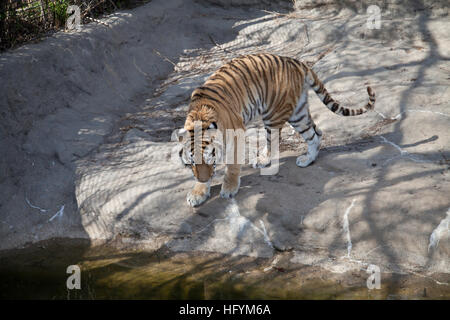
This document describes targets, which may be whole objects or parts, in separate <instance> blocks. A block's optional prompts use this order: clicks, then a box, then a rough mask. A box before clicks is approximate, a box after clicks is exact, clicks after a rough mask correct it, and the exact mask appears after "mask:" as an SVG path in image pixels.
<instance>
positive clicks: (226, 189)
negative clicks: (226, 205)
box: [220, 179, 241, 199]
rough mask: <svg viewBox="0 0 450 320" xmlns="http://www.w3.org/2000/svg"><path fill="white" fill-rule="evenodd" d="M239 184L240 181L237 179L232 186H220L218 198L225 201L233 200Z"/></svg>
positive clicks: (224, 184) (225, 184)
mask: <svg viewBox="0 0 450 320" xmlns="http://www.w3.org/2000/svg"><path fill="white" fill-rule="evenodd" d="M240 184H241V179H239V180H238V181H237V182H236V183H235V184H234V185H233V184H227V183H225V182H224V183H223V184H222V189H221V190H220V196H221V197H222V198H225V199H230V198H233V197H234V196H235V195H236V194H237V193H238V191H239V186H240Z"/></svg>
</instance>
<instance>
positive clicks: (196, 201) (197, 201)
mask: <svg viewBox="0 0 450 320" xmlns="http://www.w3.org/2000/svg"><path fill="white" fill-rule="evenodd" d="M208 198H209V192H207V193H202V192H197V191H195V190H192V191H191V192H189V193H188V194H187V197H186V200H187V203H188V204H189V205H190V206H191V207H197V206H199V205H201V204H202V203H203V202H205V201H206V200H207V199H208Z"/></svg>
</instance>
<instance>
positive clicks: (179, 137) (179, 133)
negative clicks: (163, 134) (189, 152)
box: [170, 128, 187, 142]
mask: <svg viewBox="0 0 450 320" xmlns="http://www.w3.org/2000/svg"><path fill="white" fill-rule="evenodd" d="M186 132H187V131H186V129H184V128H182V129H177V130H174V131H173V132H172V135H171V137H170V141H172V142H183V139H184V136H185V134H186Z"/></svg>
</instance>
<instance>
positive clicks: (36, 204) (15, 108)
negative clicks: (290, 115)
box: [0, 0, 450, 292]
mask: <svg viewBox="0 0 450 320" xmlns="http://www.w3.org/2000/svg"><path fill="white" fill-rule="evenodd" d="M378 2H379V3H378ZM378 2H377V1H374V3H372V2H370V4H376V3H378V5H379V7H380V9H381V17H382V21H381V27H380V29H369V28H368V26H367V19H368V14H367V12H366V8H367V6H368V4H369V3H365V2H364V1H363V2H356V1H331V0H325V1H301V3H300V4H293V2H289V1H286V2H284V1H280V2H279V3H271V4H269V2H267V3H266V2H262V3H259V4H256V3H255V1H250V0H247V1H244V0H243V1H225V0H214V1H212V0H211V1H207V0H203V1H158V0H155V1H152V2H151V3H149V4H147V5H145V6H142V7H139V8H136V9H134V10H131V11H127V12H119V13H116V14H113V15H111V16H108V17H106V18H104V19H102V20H101V22H102V23H101V24H100V23H99V24H90V25H87V26H84V27H83V30H82V31H81V32H78V33H63V32H61V33H57V34H56V35H54V36H53V37H51V38H49V39H47V40H45V41H43V42H41V43H38V44H30V45H26V46H24V47H22V48H20V49H17V50H14V51H10V52H7V53H3V54H2V55H1V56H0V77H1V83H0V90H1V92H2V93H4V94H2V95H1V96H0V106H1V113H0V115H1V117H2V118H1V127H0V130H1V132H0V133H1V135H0V139H1V140H0V143H1V144H0V148H1V153H2V158H1V160H0V170H1V171H0V186H1V190H2V192H1V194H0V217H1V224H0V238H1V242H0V248H1V249H12V248H21V247H24V246H27V245H28V244H30V243H35V242H39V241H41V240H45V239H50V238H83V239H88V240H89V241H90V242H91V244H93V245H94V244H97V243H100V242H101V243H103V242H111V241H112V242H113V243H116V244H117V242H120V243H121V245H125V246H135V247H138V248H141V249H145V250H156V249H161V248H162V247H164V248H167V249H168V250H170V251H171V252H199V251H201V252H211V253H214V254H225V255H227V256H230V255H231V256H247V257H248V256H250V257H256V258H266V259H271V260H270V261H278V260H277V259H276V258H277V257H278V256H280V257H284V259H285V260H286V259H288V261H289V263H290V264H294V265H310V266H313V267H320V268H322V269H323V270H325V271H326V272H333V273H344V272H351V271H352V270H366V269H367V268H368V266H369V265H371V264H373V265H376V266H378V267H379V268H380V270H381V271H382V272H388V273H395V274H407V275H419V276H421V277H427V279H431V281H434V283H435V284H436V285H439V286H444V287H446V286H448V283H449V282H450V276H449V270H450V268H449V263H450V261H449V253H450V252H449V241H450V240H449V235H450V234H449V227H448V226H449V221H450V197H449V194H450V172H449V166H450V149H449V147H448V146H449V143H450V131H449V124H450V108H449V103H448V101H449V98H450V92H449V90H448V87H449V83H450V77H449V74H450V62H449V60H450V37H449V34H450V22H449V19H448V6H447V5H446V4H445V2H444V1H411V3H410V5H408V6H405V5H404V4H402V1H391V2H390V3H389V4H385V2H383V1H378ZM254 52H272V53H277V54H282V55H286V56H292V57H296V58H298V59H300V60H303V61H307V62H308V63H309V64H310V65H312V66H313V69H314V70H315V71H316V73H317V74H318V75H319V77H320V78H321V79H322V80H323V81H324V83H325V85H326V87H327V89H328V90H329V91H330V93H331V94H332V95H333V97H335V98H336V99H337V100H339V101H340V102H342V103H345V104H346V105H347V106H349V107H358V106H361V105H362V104H364V103H365V102H366V99H367V96H366V91H365V87H366V86H367V85H370V86H372V88H373V89H374V90H375V91H376V95H377V102H376V110H375V111H374V112H370V113H367V114H365V115H363V116H360V117H354V118H344V117H339V116H337V115H335V114H333V113H331V112H329V111H328V110H327V109H326V108H325V107H324V106H323V105H322V104H321V103H320V101H319V100H318V99H317V97H315V95H314V93H313V92H310V105H311V113H312V115H313V118H314V121H315V122H316V124H317V125H318V126H319V128H321V129H322V131H323V132H324V140H323V144H322V149H321V151H320V154H319V158H318V159H317V161H316V162H315V163H314V164H313V165H311V166H310V167H308V168H298V167H297V166H296V165H295V157H296V156H297V155H298V154H301V153H303V152H305V150H306V149H305V145H304V143H303V141H302V140H301V138H300V137H299V136H298V135H297V134H295V133H294V132H293V131H292V129H291V128H289V127H286V128H284V129H283V133H282V136H283V142H282V146H281V151H282V153H281V159H280V168H279V172H278V174H277V175H273V176H261V175H260V172H259V171H258V170H256V169H252V168H251V167H249V166H247V167H245V168H244V170H243V177H242V182H241V188H240V191H239V193H238V195H237V196H236V198H235V199H232V200H224V199H222V198H220V196H219V191H220V182H221V181H220V178H221V175H220V174H218V175H217V176H216V178H215V181H214V185H213V187H212V191H211V193H212V194H211V198H210V199H209V200H208V201H207V202H206V203H205V204H204V205H202V206H200V207H198V208H191V207H189V206H188V205H187V203H186V200H185V199H186V193H187V192H188V191H189V189H190V188H191V187H192V185H193V179H192V176H191V173H190V172H189V170H187V169H185V168H183V167H181V166H180V164H179V162H178V161H177V159H173V158H175V157H173V156H172V154H173V150H174V148H176V147H177V145H176V144H175V143H172V142H170V136H171V133H172V131H173V130H174V129H176V128H179V127H181V126H182V125H183V122H184V117H185V115H186V110H187V106H188V103H189V96H190V93H191V92H192V90H193V89H194V88H195V87H196V86H198V85H200V84H201V83H202V82H203V81H204V80H205V79H206V78H207V77H208V76H209V75H210V74H211V73H212V72H213V71H214V70H215V69H217V68H218V67H219V66H220V65H221V64H222V63H224V62H225V61H228V60H229V59H230V58H232V57H235V56H239V55H241V54H245V53H254ZM280 250H289V252H280ZM274 265H275V264H274ZM447 292H449V291H447Z"/></svg>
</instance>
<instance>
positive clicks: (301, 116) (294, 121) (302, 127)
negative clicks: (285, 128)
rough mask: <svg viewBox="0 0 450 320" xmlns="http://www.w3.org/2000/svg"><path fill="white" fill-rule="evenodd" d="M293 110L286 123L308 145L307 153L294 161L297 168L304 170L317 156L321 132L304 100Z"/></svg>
mask: <svg viewBox="0 0 450 320" xmlns="http://www.w3.org/2000/svg"><path fill="white" fill-rule="evenodd" d="M295 109H296V110H294V113H293V114H292V116H291V117H290V118H289V120H288V122H289V124H290V125H291V126H292V127H293V128H294V129H295V130H296V131H297V132H298V133H300V135H301V136H302V137H303V139H305V141H306V142H307V144H308V151H307V153H306V154H304V155H301V156H299V157H297V161H296V164H297V166H299V167H302V168H304V167H307V166H309V165H310V164H311V163H313V162H314V160H316V158H317V156H318V154H319V149H320V141H321V140H322V131H320V129H319V128H317V127H316V125H315V123H314V122H313V120H312V118H311V114H310V113H309V108H308V101H307V100H306V99H300V102H299V106H297V108H295Z"/></svg>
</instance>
